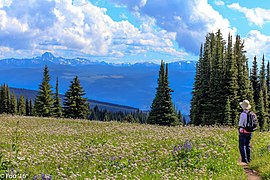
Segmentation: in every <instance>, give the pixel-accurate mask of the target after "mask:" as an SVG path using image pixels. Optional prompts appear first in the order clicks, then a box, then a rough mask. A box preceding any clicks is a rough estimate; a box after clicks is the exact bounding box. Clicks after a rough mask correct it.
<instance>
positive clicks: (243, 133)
mask: <svg viewBox="0 0 270 180" xmlns="http://www.w3.org/2000/svg"><path fill="white" fill-rule="evenodd" d="M239 104H240V106H241V107H242V109H243V112H242V113H241V114H240V119H239V125H238V126H239V150H240V154H241V158H242V159H241V160H242V162H243V163H249V162H250V153H251V152H250V140H251V137H252V131H253V130H252V131H248V130H247V128H246V126H247V121H248V113H252V115H255V114H254V113H253V112H249V110H250V108H251V105H250V103H249V101H248V100H244V101H243V102H240V103H239ZM249 117H250V116H249ZM255 117H256V115H255Z"/></svg>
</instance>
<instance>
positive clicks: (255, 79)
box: [250, 56, 260, 111]
mask: <svg viewBox="0 0 270 180" xmlns="http://www.w3.org/2000/svg"><path fill="white" fill-rule="evenodd" d="M250 81H251V85H252V89H253V98H254V103H255V105H258V104H259V96H260V83H259V76H258V65H257V58H256V56H255V57H254V59H253V64H252V69H251V73H250ZM255 108H256V111H257V110H258V109H257V107H256V106H255Z"/></svg>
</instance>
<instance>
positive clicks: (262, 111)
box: [256, 90, 266, 131]
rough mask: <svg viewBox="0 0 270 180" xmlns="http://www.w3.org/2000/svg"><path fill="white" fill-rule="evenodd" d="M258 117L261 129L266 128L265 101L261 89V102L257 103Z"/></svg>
mask: <svg viewBox="0 0 270 180" xmlns="http://www.w3.org/2000/svg"><path fill="white" fill-rule="evenodd" d="M256 115H257V118H258V123H259V127H260V131H264V130H265V128H266V127H265V125H266V123H265V108H264V101H263V91H262V90H260V91H259V103H258V104H257V113H256Z"/></svg>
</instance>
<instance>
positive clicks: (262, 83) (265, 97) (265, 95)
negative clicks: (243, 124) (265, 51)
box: [259, 55, 269, 130]
mask: <svg viewBox="0 0 270 180" xmlns="http://www.w3.org/2000/svg"><path fill="white" fill-rule="evenodd" d="M264 63H265V60H264V55H263V57H262V64H261V70H260V78H259V80H260V91H262V99H263V105H264V116H263V117H262V118H263V121H264V127H263V129H264V130H265V129H267V123H268V118H269V115H268V107H269V103H268V90H267V86H266V79H265V78H266V74H265V64H264Z"/></svg>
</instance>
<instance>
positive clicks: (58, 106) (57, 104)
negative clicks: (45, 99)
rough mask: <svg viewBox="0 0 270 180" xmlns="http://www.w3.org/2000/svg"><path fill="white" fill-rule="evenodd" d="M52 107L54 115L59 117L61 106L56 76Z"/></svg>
mask: <svg viewBox="0 0 270 180" xmlns="http://www.w3.org/2000/svg"><path fill="white" fill-rule="evenodd" d="M53 109H54V116H55V117H58V118H59V117H61V116H62V106H61V100H60V96H59V89H58V77H57V79H56V85H55V95H54V103H53Z"/></svg>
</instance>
